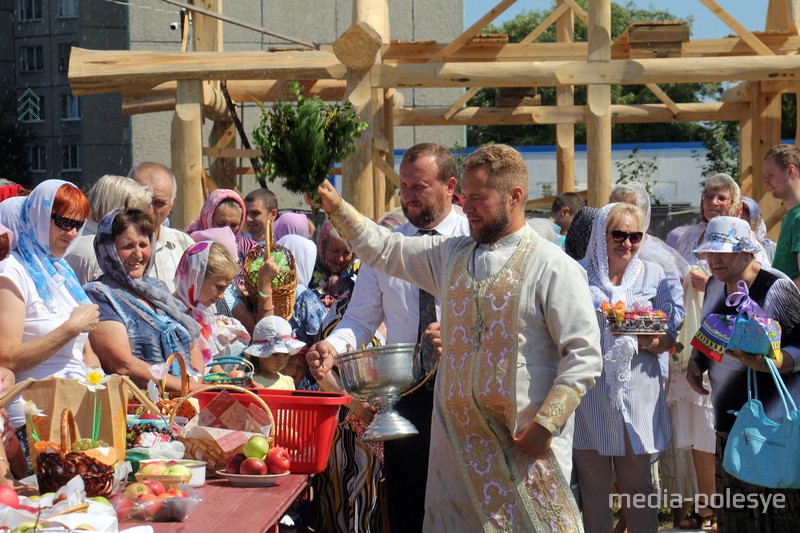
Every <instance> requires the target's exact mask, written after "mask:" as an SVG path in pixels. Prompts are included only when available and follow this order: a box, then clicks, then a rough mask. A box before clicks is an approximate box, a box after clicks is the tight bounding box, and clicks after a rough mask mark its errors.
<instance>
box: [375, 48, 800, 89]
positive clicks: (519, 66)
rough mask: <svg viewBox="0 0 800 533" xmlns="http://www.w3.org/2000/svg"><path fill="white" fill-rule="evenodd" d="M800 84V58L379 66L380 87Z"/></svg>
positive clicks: (377, 71)
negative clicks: (799, 81) (773, 81)
mask: <svg viewBox="0 0 800 533" xmlns="http://www.w3.org/2000/svg"><path fill="white" fill-rule="evenodd" d="M769 79H791V80H796V79H800V56H770V57H766V56H753V57H718V58H706V57H702V58H691V59H688V58H686V59H684V58H676V59H669V60H664V59H638V60H628V61H622V60H617V61H607V62H593V61H589V62H586V61H548V62H538V61H524V62H523V61H515V62H502V63H485V62H483V63H475V62H468V63H467V62H465V63H436V64H425V65H418V64H402V65H375V66H374V67H372V84H373V85H374V86H376V87H414V88H421V87H465V86H466V87H530V86H533V85H542V86H558V85H590V84H603V83H605V84H609V85H630V84H647V83H695V82H716V81H736V80H749V81H753V80H769Z"/></svg>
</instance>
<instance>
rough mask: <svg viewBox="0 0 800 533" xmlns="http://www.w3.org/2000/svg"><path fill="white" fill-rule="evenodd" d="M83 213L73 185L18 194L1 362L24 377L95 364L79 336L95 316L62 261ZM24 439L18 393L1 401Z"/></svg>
mask: <svg viewBox="0 0 800 533" xmlns="http://www.w3.org/2000/svg"><path fill="white" fill-rule="evenodd" d="M88 216H89V203H88V201H87V200H86V197H85V196H84V195H83V193H82V192H81V191H80V190H79V189H78V188H77V187H75V185H73V184H71V183H68V182H66V181H61V180H47V181H44V182H42V183H41V184H40V185H38V186H37V187H36V188H35V189H34V190H33V192H32V193H31V194H30V196H28V197H27V198H26V199H25V202H24V204H23V205H22V211H21V213H20V220H19V222H18V224H17V228H16V229H17V233H18V235H17V249H16V250H14V251H13V252H12V253H11V255H10V256H9V257H8V258H7V259H6V260H4V261H2V262H0V366H2V367H5V368H8V369H9V370H11V371H12V372H14V374H15V375H16V377H17V380H18V381H23V380H25V379H27V378H29V377H32V378H36V379H41V378H44V377H48V376H56V377H79V376H83V375H84V374H85V367H84V365H86V366H100V362H99V361H98V359H97V356H96V355H95V354H94V352H92V349H91V347H90V346H89V343H88V342H86V340H87V337H88V333H89V331H91V330H92V329H93V328H94V327H95V326H96V325H97V322H98V318H99V314H98V309H97V306H96V305H92V303H91V302H90V301H89V298H88V297H87V296H86V293H85V292H84V290H83V288H82V287H81V285H80V283H79V282H78V279H77V278H76V277H75V273H74V272H73V271H72V269H71V268H70V266H69V265H68V264H67V262H66V261H64V259H63V257H64V255H65V254H66V253H67V252H68V251H69V250H70V248H71V247H72V245H73V244H74V243H75V241H76V239H77V238H78V236H79V235H80V234H81V230H82V229H83V224H84V222H86V218H87V217H88ZM7 410H8V415H9V418H10V420H11V424H12V425H13V427H14V428H17V436H18V437H21V438H20V441H21V442H23V445H25V444H27V438H26V437H25V416H24V414H23V410H22V405H21V400H20V399H19V398H17V399H16V400H15V401H13V402H12V403H10V404H9V405H8V407H7Z"/></svg>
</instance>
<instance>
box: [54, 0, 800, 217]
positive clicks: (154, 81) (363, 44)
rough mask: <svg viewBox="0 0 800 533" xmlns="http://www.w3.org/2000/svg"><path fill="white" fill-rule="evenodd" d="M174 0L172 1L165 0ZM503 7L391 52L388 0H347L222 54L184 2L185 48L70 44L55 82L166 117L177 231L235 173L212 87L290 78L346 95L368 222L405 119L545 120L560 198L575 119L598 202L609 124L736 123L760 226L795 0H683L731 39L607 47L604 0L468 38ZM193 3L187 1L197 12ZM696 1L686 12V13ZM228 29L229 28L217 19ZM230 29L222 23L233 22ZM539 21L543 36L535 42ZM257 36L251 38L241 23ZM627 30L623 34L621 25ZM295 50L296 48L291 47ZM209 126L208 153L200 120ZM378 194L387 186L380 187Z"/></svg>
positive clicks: (238, 94) (566, 185)
mask: <svg viewBox="0 0 800 533" xmlns="http://www.w3.org/2000/svg"><path fill="white" fill-rule="evenodd" d="M165 1H168V2H169V3H171V4H178V5H183V4H181V2H179V1H178V0H165ZM514 2H515V0H500V1H499V3H498V4H497V5H496V6H495V7H494V8H492V9H491V10H490V11H489V12H487V13H486V15H484V16H483V17H481V19H480V20H478V21H477V22H476V23H475V24H473V25H472V26H471V27H470V28H468V29H466V30H465V31H464V32H463V33H462V34H461V35H460V36H458V37H457V38H456V39H454V40H453V41H452V42H451V43H447V44H441V43H434V42H392V41H390V39H389V35H390V33H389V20H388V0H353V21H352V25H351V27H350V28H349V29H347V30H346V31H345V32H344V33H343V34H342V35H341V36H340V37H339V38H338V39H337V40H336V42H335V43H334V44H333V46H332V47H322V49H320V50H308V49H304V48H302V47H301V48H295V49H285V48H284V49H282V50H279V51H270V52H223V51H222V27H221V24H222V20H221V19H220V15H219V13H220V12H221V0H203V1H202V2H201V1H200V0H194V1H193V4H197V6H195V5H188V4H187V5H184V7H186V8H188V9H190V10H192V11H194V15H193V16H194V35H193V39H194V43H193V44H194V51H193V52H187V51H181V52H146V51H92V50H83V49H73V52H72V55H71V58H70V65H69V80H70V84H71V86H72V91H73V93H74V94H75V95H85V94H98V93H108V92H119V93H122V95H123V111H124V112H125V113H129V114H134V113H144V112H150V111H163V110H166V109H174V111H175V114H174V118H173V122H172V142H171V147H172V167H173V170H174V171H175V173H176V176H177V177H178V179H179V183H180V185H179V187H180V190H181V196H180V197H179V204H177V205H176V209H175V216H176V218H177V223H178V225H180V224H182V223H183V222H185V221H186V220H188V218H189V217H188V214H189V213H195V212H197V211H198V210H199V208H200V205H201V204H202V201H203V198H204V194H203V183H204V181H203V180H204V177H205V171H204V165H203V157H204V156H207V157H209V158H210V160H211V163H210V164H209V165H208V168H209V173H210V174H211V177H212V178H213V179H214V181H215V182H217V183H219V184H220V185H225V184H228V183H229V179H230V175H231V174H234V173H244V172H246V169H241V168H235V167H233V163H232V161H233V159H232V158H236V157H249V156H252V155H253V152H252V151H250V152H248V151H245V150H239V149H237V148H236V147H235V144H236V134H235V129H234V127H233V123H232V121H231V118H230V117H229V115H228V111H227V108H226V106H225V102H224V99H223V97H222V94H221V91H220V82H221V81H225V82H226V84H227V85H226V86H227V90H228V91H229V93H230V95H231V97H232V99H233V100H234V101H247V100H259V101H269V100H275V99H278V98H280V97H285V96H286V94H287V91H286V89H287V86H288V83H287V82H288V81H289V80H295V79H297V80H302V83H303V87H304V90H305V91H306V93H308V94H319V95H320V96H321V97H322V98H324V99H341V98H343V97H347V98H348V99H349V100H350V102H351V103H352V104H353V107H354V109H355V110H356V111H357V113H358V114H359V116H360V118H361V119H362V120H364V121H366V122H367V123H368V124H369V129H368V130H367V131H366V132H365V133H364V134H362V136H361V137H359V138H358V143H357V150H356V153H355V154H354V155H353V156H351V157H350V158H348V159H347V160H346V161H345V162H344V165H343V170H342V174H343V188H344V190H343V193H344V197H345V198H346V199H348V200H349V201H351V202H352V203H353V204H354V205H355V206H356V207H357V208H358V209H359V210H360V211H362V212H364V213H367V214H370V215H373V216H379V215H380V214H381V213H382V212H383V211H384V210H385V208H386V207H387V206H389V205H391V201H392V200H391V198H392V194H391V189H392V188H393V187H395V186H397V185H398V177H397V175H396V174H395V172H394V161H393V155H392V154H393V135H392V131H393V127H394V126H414V125H488V124H556V125H557V128H556V143H557V152H556V158H557V171H558V184H557V187H558V191H559V193H560V192H564V191H571V190H574V164H573V158H574V124H575V123H578V122H585V123H586V124H587V145H588V146H587V158H588V167H589V168H590V169H592V171H591V174H590V176H589V178H588V200H589V204H590V205H594V206H599V205H603V204H604V203H606V200H607V198H608V195H609V191H610V188H611V176H612V165H611V124H612V122H666V121H712V120H714V121H737V122H739V124H740V126H741V128H740V131H741V139H740V141H741V144H740V165H741V174H740V175H741V184H742V189H743V191H744V193H745V194H748V195H750V196H752V197H754V198H755V199H756V200H757V201H759V203H761V205H762V207H763V209H764V214H765V219H766V221H767V224H768V225H769V226H770V227H772V228H773V229H774V228H775V226H776V225H777V223H779V221H780V218H781V216H782V207H781V206H780V204H779V203H778V202H777V201H776V200H775V199H773V198H772V197H771V195H769V194H768V193H767V191H766V190H765V188H764V184H763V181H762V180H761V176H762V173H763V155H764V153H765V152H766V150H767V149H769V147H770V146H772V145H774V144H777V143H778V142H779V140H780V118H781V117H780V114H781V105H780V100H781V99H780V95H781V93H783V92H797V91H798V90H800V85H799V84H798V80H800V55H795V54H797V53H798V51H800V35H799V34H798V19H800V0H770V1H769V6H768V14H767V28H766V31H765V32H752V31H750V30H748V29H746V28H745V27H744V26H743V25H741V24H740V23H739V22H738V21H736V20H735V19H734V18H733V17H732V16H731V15H730V14H728V13H727V12H726V11H725V10H724V9H723V8H722V7H721V6H719V5H718V4H717V3H716V1H715V0H698V4H702V5H704V6H705V7H706V8H708V9H710V10H711V11H712V12H713V13H714V14H715V15H716V16H717V17H718V18H719V19H720V20H722V21H723V22H724V23H725V24H726V25H727V26H728V27H730V28H731V30H732V31H733V32H734V35H732V36H729V37H725V38H721V39H703V40H689V39H688V33H687V32H686V31H685V30H684V29H682V28H681V27H680V25H670V24H666V25H664V24H653V25H650V26H647V25H644V26H643V27H637V28H633V27H632V28H631V29H629V30H628V32H626V33H625V34H624V35H623V36H622V37H620V38H619V39H617V40H616V41H612V39H611V31H610V27H611V0H591V1H590V2H589V11H588V13H587V12H586V11H584V10H583V9H582V8H581V7H580V6H579V5H578V4H577V3H576V2H575V0H557V1H556V5H555V9H554V10H553V12H552V13H551V14H550V15H549V16H548V17H546V18H545V20H544V21H542V23H541V24H540V25H539V26H538V27H537V28H535V29H534V30H533V31H532V32H531V34H530V35H528V36H527V37H526V38H525V39H523V41H522V42H521V43H515V44H509V43H507V42H504V41H502V40H498V39H492V38H488V39H487V38H482V37H481V36H480V32H481V30H482V29H483V28H484V27H485V26H486V25H487V24H489V23H491V22H492V21H493V20H494V19H495V18H496V17H497V16H498V15H499V14H500V13H502V12H503V11H505V10H506V9H508V8H509V7H510V6H511V5H513V4H514ZM201 3H202V5H203V7H204V8H201V7H199V4H201ZM698 7H701V6H699V5H698ZM576 16H577V17H578V18H580V19H581V20H582V21H584V22H585V23H586V24H587V25H588V30H589V31H588V42H574V17H576ZM227 21H229V22H230V20H229V19H228V20H227ZM234 22H235V21H234ZM552 24H556V25H557V37H558V38H557V42H555V43H540V42H536V39H537V38H538V37H539V36H540V35H541V34H542V33H543V32H544V31H545V30H546V29H547V28H548V27H549V26H550V25H552ZM255 29H258V28H255ZM634 29H635V30H636V31H634ZM299 42H301V43H302V41H299ZM711 81H727V82H738V83H737V84H735V85H734V86H732V87H731V88H730V89H729V90H728V91H726V93H725V94H724V95H723V97H722V99H721V101H720V102H706V103H680V102H674V101H672V100H671V99H670V98H669V97H668V96H667V95H666V94H665V93H664V92H663V91H662V90H661V89H660V88H659V87H658V84H659V83H689V82H711ZM615 84H645V85H647V87H649V88H650V90H652V91H653V93H654V94H655V95H656V96H657V98H658V99H659V101H660V102H661V103H660V104H650V105H638V106H634V105H612V104H611V85H615ZM576 85H586V86H587V104H586V105H584V106H576V105H574V98H573V95H574V86H576ZM534 86H554V87H557V105H556V106H530V105H522V104H521V105H518V106H516V107H505V108H501V107H495V108H469V107H464V105H465V104H466V102H467V101H468V100H469V98H470V97H471V96H472V95H474V94H475V92H477V90H478V89H480V88H482V87H534ZM428 87H464V88H467V91H466V93H465V94H464V95H463V96H462V97H460V98H459V99H457V101H455V102H454V103H453V104H452V105H451V106H449V107H447V108H439V109H431V108H426V109H415V108H411V107H405V106H404V105H403V99H402V95H401V94H400V93H399V92H397V91H396V89H398V88H428ZM203 119H210V120H213V121H214V128H213V132H212V134H211V138H210V139H209V146H207V147H204V146H203V140H202V134H201V123H202V121H203ZM387 185H388V187H387Z"/></svg>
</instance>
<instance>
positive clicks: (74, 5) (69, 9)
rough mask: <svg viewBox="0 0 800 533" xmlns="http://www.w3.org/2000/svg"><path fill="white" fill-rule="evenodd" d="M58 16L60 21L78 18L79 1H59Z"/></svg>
mask: <svg viewBox="0 0 800 533" xmlns="http://www.w3.org/2000/svg"><path fill="white" fill-rule="evenodd" d="M56 16H57V17H58V18H60V19H74V18H75V17H77V16H78V0H58V6H57V11H56Z"/></svg>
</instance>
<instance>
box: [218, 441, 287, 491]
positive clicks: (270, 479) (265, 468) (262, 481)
mask: <svg viewBox="0 0 800 533" xmlns="http://www.w3.org/2000/svg"><path fill="white" fill-rule="evenodd" d="M290 467H291V464H290V461H289V452H288V451H287V450H286V449H285V448H281V447H280V446H272V447H270V445H269V441H268V440H267V439H266V438H264V437H262V436H260V435H255V436H253V437H250V440H248V441H247V442H246V443H245V444H244V446H242V451H241V452H238V453H234V454H232V455H230V456H229V457H228V460H227V461H225V469H224V470H217V472H216V473H217V475H219V476H222V477H224V478H226V479H227V480H228V481H229V482H230V483H231V485H234V486H236V487H269V486H271V485H274V484H275V483H277V482H278V480H279V479H280V478H282V477H284V476H287V475H289V468H290Z"/></svg>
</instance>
